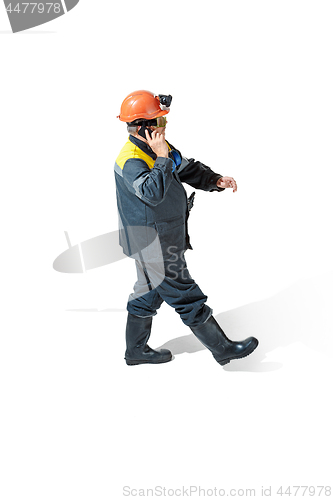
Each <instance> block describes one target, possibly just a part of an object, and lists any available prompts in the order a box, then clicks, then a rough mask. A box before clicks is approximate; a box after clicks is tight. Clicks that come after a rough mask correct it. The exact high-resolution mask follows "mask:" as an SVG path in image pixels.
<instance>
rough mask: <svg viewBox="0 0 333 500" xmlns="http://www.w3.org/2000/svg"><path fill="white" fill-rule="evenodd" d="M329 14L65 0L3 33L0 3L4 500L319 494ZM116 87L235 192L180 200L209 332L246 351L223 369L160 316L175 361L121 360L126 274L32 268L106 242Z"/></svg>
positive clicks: (283, 6) (301, 4) (327, 430)
mask: <svg viewBox="0 0 333 500" xmlns="http://www.w3.org/2000/svg"><path fill="white" fill-rule="evenodd" d="M332 16H333V5H332V2H330V1H320V2H315V1H311V2H310V1H304V0H303V1H295V0H291V1H290V0H289V1H279V2H273V1H267V0H265V1H252V0H251V1H235V2H231V1H228V2H226V1H223V2H217V1H206V2H196V1H192V2H189V1H178V2H175V1H169V2H166V3H157V2H152V1H145V2H137V1H133V0H127V1H126V2H122V3H120V2H118V3H116V2H111V1H107V0H104V1H102V2H88V1H84V0H81V2H80V3H79V4H78V6H77V7H76V8H75V9H73V10H72V11H71V12H69V13H68V14H66V15H65V16H63V17H61V18H59V19H57V20H55V21H52V22H51V23H49V24H47V25H43V26H40V27H36V28H35V29H33V30H30V31H27V32H22V33H17V34H15V35H13V34H12V33H11V31H10V26H9V21H8V19H7V17H6V12H5V9H4V8H0V44H1V79H0V86H1V87H0V88H1V131H0V132H1V149H0V151H1V153H0V154H1V183H0V186H1V196H0V202H1V221H2V224H1V225H2V227H1V229H2V231H1V233H2V244H1V261H2V273H1V283H2V312H1V320H2V325H1V351H0V356H1V359H0V370H1V393H0V401H1V413H0V420H1V427H0V429H1V445H0V449H1V460H2V464H1V465H2V466H1V469H2V474H3V475H2V479H1V484H0V491H1V498H2V499H3V500H12V499H15V500H18V499H20V500H21V499H22V500H23V499H26V498H34V499H36V500H37V499H43V500H45V499H47V500H51V499H52V500H53V499H57V500H59V499H62V500H65V499H66V500H67V499H68V500H69V499H70V500H73V499H80V500H86V499H87V500H88V499H89V500H90V499H94V500H95V499H99V500H104V499H111V498H123V487H124V486H128V487H129V488H131V489H136V490H137V493H138V494H139V489H140V488H142V489H147V488H154V487H156V486H162V487H165V488H166V489H171V493H172V491H174V492H175V490H176V488H181V487H182V486H184V487H185V488H186V487H189V486H191V485H192V486H197V487H199V486H200V487H201V488H206V489H207V490H208V489H209V488H211V489H213V488H214V487H216V488H217V489H220V488H225V489H226V493H228V492H229V488H235V489H239V488H244V489H245V488H255V489H256V494H257V497H258V496H261V488H262V486H264V487H265V488H268V487H269V486H270V485H271V486H272V497H274V496H275V498H287V497H288V496H287V495H286V496H283V497H279V496H276V495H275V494H274V492H276V490H277V488H278V487H279V486H283V487H284V488H286V487H287V486H289V485H290V486H293V485H295V486H297V485H308V486H318V485H329V484H330V481H331V476H330V474H331V463H330V460H331V453H332V452H331V450H332V447H331V446H332V433H331V420H332V410H331V395H332V391H331V380H332V369H331V366H330V365H331V346H332V341H331V335H332V328H333V326H332V325H333V322H332V314H331V307H332V277H333V269H332V262H331V261H332V259H331V255H332V202H331V197H332V195H331V185H332V180H333V175H332V166H333V165H332V160H333V153H332V129H333V121H332V116H333V97H332V95H333V93H332V88H333V71H332V52H333V31H332ZM136 89H148V90H151V91H153V92H155V93H156V94H158V93H164V94H169V93H170V94H172V95H173V102H172V108H171V112H170V114H169V116H168V120H169V123H168V127H167V139H169V140H170V142H171V143H172V144H173V145H174V146H176V147H177V148H178V149H180V151H182V153H183V154H184V155H185V156H187V157H194V158H196V159H198V160H201V161H202V162H204V163H205V164H207V165H209V166H210V167H211V168H212V169H213V170H214V171H215V172H218V173H220V174H222V175H229V176H233V177H234V178H235V179H236V181H237V183H238V192H237V193H232V191H231V190H226V191H224V192H222V193H218V192H214V193H206V192H197V195H196V200H195V205H194V208H193V210H192V212H191V216H190V223H189V230H190V235H191V242H192V245H193V248H194V250H193V251H192V252H191V251H188V252H187V254H186V255H187V262H188V266H189V269H190V272H191V275H192V276H193V277H194V279H195V280H196V281H197V283H198V284H199V285H200V287H201V288H202V290H203V291H204V292H205V293H206V294H207V295H208V297H209V299H208V304H209V305H210V306H211V307H212V308H213V310H214V315H215V317H216V318H217V319H218V321H219V322H220V324H221V326H222V327H223V329H224V330H225V332H226V333H227V334H228V335H229V336H230V337H231V338H232V339H243V338H246V337H247V336H249V335H255V336H257V337H258V339H259V342H260V345H259V347H258V349H257V350H256V352H255V353H253V354H252V355H251V356H250V357H248V358H246V359H243V360H238V361H234V362H233V363H230V364H229V365H226V366H225V367H224V368H223V367H221V366H219V365H218V364H217V363H216V362H215V361H214V359H213V358H212V356H211V355H210V353H209V352H208V351H207V350H206V349H203V348H201V344H199V342H197V341H196V339H195V338H194V337H193V335H192V334H191V331H190V330H189V328H188V327H186V326H185V325H184V324H183V323H182V322H181V320H180V318H179V317H178V315H177V314H176V313H175V312H174V310H172V309H171V308H170V307H168V306H167V305H166V304H163V305H162V307H161V309H160V310H159V313H158V315H157V316H156V317H155V318H154V321H153V331H152V336H151V340H150V345H151V346H152V347H155V348H157V347H161V346H162V345H163V346H165V347H169V348H170V349H171V350H172V351H173V353H174V354H175V357H174V360H173V361H172V362H171V363H166V364H164V365H160V366H152V365H147V366H136V367H135V366H134V367H128V366H127V365H126V364H125V362H124V359H123V356H124V350H125V340H124V331H125V324H126V316H127V313H126V302H127V298H128V295H129V293H130V292H131V291H132V286H133V284H134V281H135V279H136V275H135V267H134V263H133V261H131V260H130V259H125V260H123V261H121V262H118V263H114V264H112V265H109V266H105V267H101V268H98V269H95V270H92V271H89V272H87V273H83V274H63V273H58V272H56V271H55V270H54V269H53V261H54V260H55V258H56V257H57V256H58V255H59V254H60V253H62V252H63V251H65V250H66V248H68V245H67V241H66V238H65V234H64V231H68V235H69V238H70V241H71V243H72V245H74V244H77V243H80V242H82V241H84V240H87V239H89V238H93V237H95V236H98V235H100V234H103V233H107V232H109V231H114V230H116V229H117V209H116V198H115V184H114V174H113V164H114V160H115V158H116V156H117V154H118V152H119V150H120V148H121V147H122V145H123V143H124V142H125V140H126V137H127V133H126V129H125V126H124V124H122V123H120V122H119V120H117V119H116V116H117V115H118V114H119V111H120V104H121V102H122V100H123V99H124V97H125V96H126V95H127V94H128V93H129V92H131V91H133V90H136ZM185 187H187V191H188V193H189V194H190V193H191V192H192V191H193V189H192V188H191V187H190V186H185ZM103 313H105V314H103ZM324 491H325V490H324ZM133 493H135V492H134V491H133ZM141 493H142V492H141ZM171 493H170V494H171ZM175 494H176V493H175ZM207 494H208V493H207ZM300 495H301V492H299V494H298V497H300ZM202 496H203V493H202V494H201V496H200V497H199V495H198V493H197V494H196V495H195V494H192V498H201V497H202ZM243 496H245V494H244V495H243ZM323 496H324V492H323V493H322V496H321V497H323ZM292 498H294V497H293V496H292ZM303 498H305V497H303Z"/></svg>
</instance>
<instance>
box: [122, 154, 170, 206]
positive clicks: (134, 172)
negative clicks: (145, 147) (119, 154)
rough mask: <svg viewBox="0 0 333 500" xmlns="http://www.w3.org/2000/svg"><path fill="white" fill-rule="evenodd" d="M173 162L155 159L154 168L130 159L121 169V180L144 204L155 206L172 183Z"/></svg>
mask: <svg viewBox="0 0 333 500" xmlns="http://www.w3.org/2000/svg"><path fill="white" fill-rule="evenodd" d="M173 165H174V162H173V160H171V159H170V158H162V157H157V158H156V160H155V164H154V168H152V169H150V168H149V167H148V165H147V163H146V162H145V161H143V160H141V159H140V158H130V159H129V160H127V161H126V162H125V164H124V167H123V171H122V174H123V179H124V182H125V185H126V186H127V188H128V190H129V191H130V192H132V193H133V194H135V195H136V196H137V197H138V198H140V199H141V200H142V201H143V202H144V203H146V204H147V205H151V206H156V205H158V204H159V203H161V201H162V200H163V199H164V197H165V195H166V193H167V191H168V188H169V186H170V184H171V182H172V179H173V174H172V169H173Z"/></svg>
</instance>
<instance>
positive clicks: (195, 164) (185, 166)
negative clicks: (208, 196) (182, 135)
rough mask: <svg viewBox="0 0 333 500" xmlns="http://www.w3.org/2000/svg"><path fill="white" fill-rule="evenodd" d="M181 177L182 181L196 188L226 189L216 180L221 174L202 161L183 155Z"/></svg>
mask: <svg viewBox="0 0 333 500" xmlns="http://www.w3.org/2000/svg"><path fill="white" fill-rule="evenodd" d="M178 175H179V178H180V180H181V181H182V182H186V183H187V184H189V185H190V186H192V187H194V188H195V189H202V190H203V191H224V188H219V187H217V185H216V182H217V181H218V179H220V177H222V175H221V174H216V173H215V172H213V170H211V169H210V168H209V167H207V165H204V164H203V163H201V162H200V161H196V160H194V158H190V159H189V160H188V159H187V158H185V157H184V156H183V157H182V163H181V165H180V166H179V170H178Z"/></svg>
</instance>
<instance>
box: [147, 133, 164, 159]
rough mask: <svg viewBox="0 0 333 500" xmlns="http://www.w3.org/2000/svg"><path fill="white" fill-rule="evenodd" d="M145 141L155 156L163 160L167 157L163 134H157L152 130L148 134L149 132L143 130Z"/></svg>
mask: <svg viewBox="0 0 333 500" xmlns="http://www.w3.org/2000/svg"><path fill="white" fill-rule="evenodd" d="M145 133H146V140H147V142H148V145H149V146H150V147H151V149H152V150H153V151H154V153H155V154H156V156H162V157H164V158H168V157H169V148H168V145H167V143H166V142H165V138H164V134H159V133H158V132H156V130H154V131H153V132H152V134H150V131H149V130H147V129H146V130H145Z"/></svg>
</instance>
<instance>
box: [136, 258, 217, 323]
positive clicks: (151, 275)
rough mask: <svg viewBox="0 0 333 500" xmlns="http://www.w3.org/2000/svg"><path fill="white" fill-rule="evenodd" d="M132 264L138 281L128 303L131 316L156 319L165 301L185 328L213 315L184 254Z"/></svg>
mask: <svg viewBox="0 0 333 500" xmlns="http://www.w3.org/2000/svg"><path fill="white" fill-rule="evenodd" d="M135 264H136V270H137V275H138V280H137V282H136V283H135V285H134V292H133V293H132V294H130V296H129V299H128V303H127V311H128V312H129V313H130V314H134V315H136V316H141V317H148V316H155V314H157V309H159V308H160V307H161V305H162V303H163V302H164V301H165V302H166V303H167V304H169V306H171V307H173V308H174V309H175V310H176V312H177V313H178V314H179V315H180V317H181V320H182V321H183V323H184V324H185V325H187V326H197V325H200V324H202V323H205V321H207V319H208V318H209V317H210V316H211V315H212V312H213V311H212V309H211V308H210V307H208V306H207V304H206V303H205V302H206V301H207V296H206V295H204V294H203V292H202V291H201V289H200V288H199V286H198V285H197V284H196V282H195V281H194V280H193V279H192V277H191V275H190V273H189V271H188V269H187V264H186V261H185V257H184V251H182V252H179V253H173V254H172V256H171V257H170V259H164V260H163V261H162V262H160V263H157V262H143V261H141V260H135Z"/></svg>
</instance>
